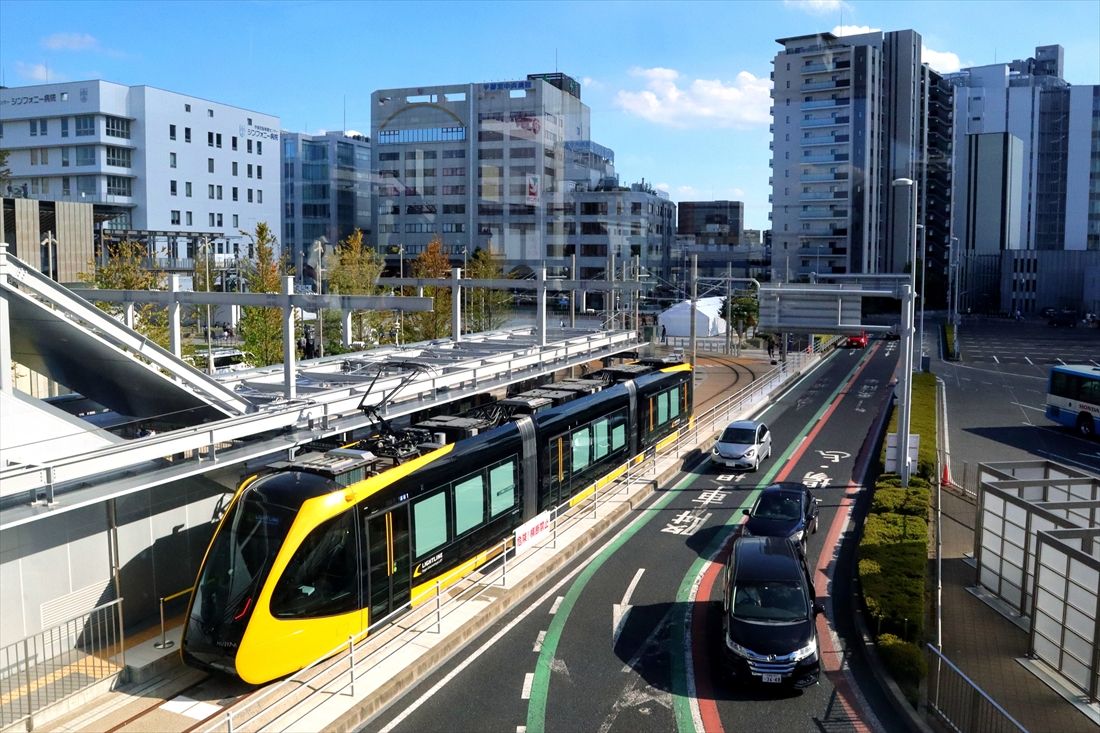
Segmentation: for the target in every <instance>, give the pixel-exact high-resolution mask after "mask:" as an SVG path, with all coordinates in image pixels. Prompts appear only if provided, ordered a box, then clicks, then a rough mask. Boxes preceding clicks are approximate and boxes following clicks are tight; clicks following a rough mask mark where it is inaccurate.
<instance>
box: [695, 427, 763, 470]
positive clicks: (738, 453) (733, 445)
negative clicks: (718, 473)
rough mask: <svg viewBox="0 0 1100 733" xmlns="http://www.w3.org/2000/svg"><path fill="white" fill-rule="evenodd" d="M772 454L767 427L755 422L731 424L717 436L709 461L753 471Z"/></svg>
mask: <svg viewBox="0 0 1100 733" xmlns="http://www.w3.org/2000/svg"><path fill="white" fill-rule="evenodd" d="M771 454H772V434H771V431H770V430H768V426H767V425H765V424H764V423H762V422H756V421H755V420H737V421H734V422H731V423H730V424H729V425H727V426H726V429H725V430H723V431H722V434H721V435H719V436H718V440H717V441H715V443H714V448H712V449H711V452H710V459H711V460H712V461H714V462H715V463H717V464H719V465H722V466H727V467H729V468H747V469H749V470H752V471H755V470H756V469H758V468H760V462H761V461H763V460H764V459H765V458H768V457H770V456H771Z"/></svg>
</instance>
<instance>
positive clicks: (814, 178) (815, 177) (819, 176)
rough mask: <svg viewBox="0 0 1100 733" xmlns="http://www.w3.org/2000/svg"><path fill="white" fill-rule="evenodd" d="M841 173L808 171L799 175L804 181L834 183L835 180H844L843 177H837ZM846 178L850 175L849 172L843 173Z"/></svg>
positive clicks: (799, 178)
mask: <svg viewBox="0 0 1100 733" xmlns="http://www.w3.org/2000/svg"><path fill="white" fill-rule="evenodd" d="M839 175H841V174H840V173H806V174H804V175H801V176H799V177H798V180H800V181H802V182H803V183H832V182H834V181H840V180H844V179H843V178H837V176H839ZM843 175H844V178H847V177H848V174H847V173H845V174H843Z"/></svg>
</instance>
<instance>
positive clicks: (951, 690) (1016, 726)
mask: <svg viewBox="0 0 1100 733" xmlns="http://www.w3.org/2000/svg"><path fill="white" fill-rule="evenodd" d="M925 654H926V657H927V660H928V683H927V684H928V711H929V712H930V713H931V714H932V715H933V716H934V717H935V718H936V719H937V720H939V721H940V722H942V723H944V724H946V725H947V726H948V727H949V728H951V730H955V731H959V733H964V732H965V733H1027V728H1025V727H1024V726H1022V725H1020V723H1019V721H1017V720H1016V719H1015V718H1013V717H1012V716H1011V715H1009V713H1008V711H1007V710H1005V709H1004V708H1003V707H1001V706H1000V705H999V704H998V703H997V701H996V700H994V699H993V698H992V697H990V696H989V695H988V694H986V692H985V690H983V689H982V688H981V687H979V686H978V684H977V683H976V682H974V680H972V679H970V678H969V677H967V676H966V675H965V674H964V673H963V671H962V670H961V669H959V668H958V667H956V666H955V665H954V663H953V662H952V661H951V660H950V659H948V658H947V657H945V656H944V655H943V653H942V652H941V651H940V650H939V649H937V648H936V647H935V646H933V645H932V644H928V645H927V646H926V647H925Z"/></svg>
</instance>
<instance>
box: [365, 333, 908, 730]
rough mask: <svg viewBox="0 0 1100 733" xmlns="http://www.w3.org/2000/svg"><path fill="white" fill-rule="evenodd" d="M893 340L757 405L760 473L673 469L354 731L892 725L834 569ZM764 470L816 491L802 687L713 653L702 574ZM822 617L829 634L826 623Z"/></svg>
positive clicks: (713, 631) (843, 356) (710, 599)
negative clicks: (814, 649)
mask: <svg viewBox="0 0 1100 733" xmlns="http://www.w3.org/2000/svg"><path fill="white" fill-rule="evenodd" d="M896 349H897V344H896V342H873V343H872V347H871V348H869V349H867V350H866V351H864V350H850V351H842V352H839V353H838V354H836V355H835V356H833V357H832V358H830V359H828V360H827V361H825V362H824V363H823V365H821V366H820V367H819V368H818V369H817V370H815V371H813V372H811V373H810V374H809V375H807V376H806V377H805V378H803V380H801V381H800V382H799V383H798V384H796V385H795V386H794V388H792V389H791V390H789V391H788V392H787V393H786V394H785V395H783V396H782V397H781V398H780V399H779V400H777V401H776V402H774V403H772V404H770V405H769V406H768V407H767V408H766V409H765V410H763V412H762V414H761V416H760V418H761V419H763V420H764V421H765V422H767V423H768V424H769V425H770V426H771V428H772V432H773V441H774V442H773V448H774V450H773V455H772V458H771V459H770V460H768V461H766V462H765V464H764V465H763V466H762V467H761V470H760V472H759V473H757V474H744V473H732V472H726V471H724V470H723V471H718V470H715V469H714V468H712V467H711V465H710V463H709V461H704V462H702V463H701V464H700V465H698V466H697V467H695V468H694V469H692V470H691V471H688V472H685V473H682V474H680V475H678V476H676V477H675V478H674V479H673V480H672V481H670V482H669V484H668V485H666V486H664V487H662V490H661V491H659V492H657V493H656V494H655V495H654V497H653V498H652V500H651V501H650V502H648V503H647V504H645V505H644V506H642V507H640V508H639V509H638V510H636V511H635V512H633V513H632V515H631V516H630V517H629V518H628V519H627V522H629V523H624V525H623V527H622V529H620V530H617V531H616V533H615V534H614V535H613V536H612V537H611V539H610V540H608V541H607V542H606V543H604V544H602V545H598V546H595V547H593V548H591V549H590V550H589V551H587V552H584V553H581V555H579V556H578V557H577V558H575V560H574V561H573V562H571V563H570V564H568V565H567V566H566V567H565V568H563V569H562V570H561V571H560V572H559V573H558V574H557V575H556V576H554V577H553V578H551V580H549V581H548V582H547V584H546V585H544V586H543V589H541V590H539V591H537V592H536V594H535V595H534V596H533V597H532V599H531V600H530V602H528V603H525V604H520V605H519V606H518V607H517V608H516V609H515V610H514V611H512V612H511V613H509V614H507V615H506V616H505V617H504V618H502V619H501V620H500V621H499V622H498V623H497V624H495V625H494V626H493V627H492V628H490V629H489V630H487V631H486V632H484V633H483V634H482V635H481V636H480V637H478V638H477V639H475V640H474V641H473V642H472V643H471V644H470V645H469V646H468V647H466V648H465V649H464V650H463V651H462V652H460V653H459V654H458V655H456V656H455V657H454V658H453V659H451V660H450V661H449V662H448V663H447V664H445V665H444V667H443V668H442V669H440V670H437V671H436V672H434V673H432V674H430V675H427V676H426V677H425V678H424V679H423V680H422V681H421V682H420V683H419V685H418V686H417V687H416V688H414V689H413V690H412V691H410V692H409V693H408V694H407V695H406V696H405V697H403V698H401V699H399V700H398V701H397V702H395V703H394V704H393V705H391V706H390V707H389V708H388V709H387V710H386V711H383V712H382V713H381V714H380V715H379V716H378V717H377V718H376V719H375V720H373V721H371V722H370V723H368V725H367V727H366V729H367V730H372V731H378V730H398V731H418V732H419V731H488V730H500V731H508V732H509V733H511V732H513V731H525V732H527V733H537V732H538V731H543V730H547V731H580V730H584V731H600V732H601V733H610V732H618V731H622V732H623V733H625V732H626V731H630V732H634V731H670V730H679V731H695V730H701V729H702V727H703V726H704V725H705V727H706V729H707V730H731V731H732V730H782V731H800V730H806V731H811V730H812V731H821V730H833V729H837V730H840V729H843V730H876V729H877V730H895V729H897V727H898V723H897V721H896V720H893V719H892V718H891V717H890V716H892V711H891V710H890V709H889V707H888V706H886V705H885V704H884V703H883V701H882V699H881V696H880V695H879V693H878V692H877V690H875V689H874V686H873V685H869V686H867V685H866V679H865V678H866V670H865V669H864V668H863V666H862V665H861V664H860V663H859V661H858V660H856V659H854V658H852V656H851V655H849V653H848V652H847V651H846V649H847V647H846V644H845V642H844V641H843V638H846V635H847V634H850V633H851V631H850V629H849V628H847V625H848V623H850V620H849V615H850V614H849V611H848V607H847V604H848V597H849V596H848V594H849V591H848V590H847V584H846V581H847V577H849V576H850V575H851V572H852V571H851V568H850V567H843V568H842V572H841V573H840V575H839V576H836V577H834V575H835V573H834V569H835V568H836V557H837V552H838V549H839V548H840V546H841V542H840V540H841V539H842V538H843V536H844V535H843V531H844V529H845V527H846V526H847V522H848V512H849V510H850V508H851V505H852V502H853V500H854V498H855V495H856V491H855V487H854V486H852V485H850V482H851V481H852V480H853V478H856V479H858V478H859V477H853V472H854V471H855V470H857V466H856V459H857V456H858V455H859V453H860V451H861V448H862V447H863V443H864V439H865V437H866V435H867V433H868V432H869V429H870V427H871V424H872V421H873V419H874V418H876V417H877V416H878V414H879V410H880V408H881V407H882V406H883V404H884V401H885V400H887V399H888V397H889V393H890V387H889V384H890V378H891V375H892V372H893V369H894V366H895V364H896V361H897V351H896ZM774 480H797V481H804V482H807V483H809V484H811V485H813V486H816V487H817V489H816V494H817V496H818V497H819V498H820V499H821V501H822V506H821V524H820V526H821V531H819V532H818V533H816V534H814V535H812V536H811V537H810V540H809V560H810V565H811V568H812V569H815V572H814V578H815V585H816V591H817V594H818V596H819V598H825V599H826V600H827V604H826V605H827V609H828V610H827V614H826V617H823V618H821V619H819V633H820V632H826V633H825V634H824V635H823V636H822V639H821V642H820V643H821V646H822V663H823V668H824V669H825V670H826V673H825V674H823V675H822V677H821V682H820V684H819V685H817V686H815V687H811V688H809V689H807V690H805V691H802V692H795V691H784V690H775V689H768V688H767V687H764V686H762V685H760V684H745V683H742V682H736V683H735V682H734V681H732V680H731V679H730V678H729V677H728V675H726V674H725V671H724V670H723V668H722V665H721V655H720V650H721V646H720V645H721V644H722V641H721V619H720V608H721V606H720V600H719V599H720V595H719V594H720V584H719V583H717V582H714V581H715V578H716V577H717V575H718V571H719V570H720V567H721V565H720V562H712V560H714V559H715V558H717V559H719V560H720V561H721V560H724V557H725V554H726V553H727V552H728V546H729V542H730V541H731V538H732V536H733V533H734V531H735V527H736V525H737V523H738V522H739V521H740V519H741V509H742V508H744V507H748V506H751V504H752V502H753V500H754V499H755V496H756V494H757V493H758V491H759V489H760V488H762V487H763V486H765V485H767V484H768V483H770V482H772V481H774ZM844 556H845V553H844V552H842V554H841V557H844ZM826 619H827V620H826ZM834 621H838V622H839V624H834ZM826 625H827V626H826ZM835 625H839V627H840V628H839V631H840V632H841V637H842V638H836V637H834V635H833V634H832V629H833V627H834V626H835ZM849 661H853V662H854V664H853V665H851V666H850V665H849ZM860 687H865V689H866V690H867V694H866V696H864V695H862V694H861V693H860V692H858V691H857V689H858V688H860ZM876 715H877V716H879V719H876Z"/></svg>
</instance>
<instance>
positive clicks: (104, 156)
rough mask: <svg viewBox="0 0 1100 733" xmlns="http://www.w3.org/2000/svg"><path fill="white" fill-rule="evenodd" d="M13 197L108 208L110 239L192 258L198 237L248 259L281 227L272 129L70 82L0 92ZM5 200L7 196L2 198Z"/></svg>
mask: <svg viewBox="0 0 1100 733" xmlns="http://www.w3.org/2000/svg"><path fill="white" fill-rule="evenodd" d="M0 147H2V148H3V149H5V150H9V151H10V155H9V158H8V167H9V168H10V170H11V172H12V181H11V192H10V195H12V196H23V197H30V198H40V199H52V200H57V201H81V202H86V203H98V204H109V205H110V206H111V207H113V208H115V209H116V210H117V212H118V214H119V215H118V216H117V217H116V218H114V219H113V220H112V221H110V222H109V223H108V224H107V226H108V227H109V228H110V229H114V230H120V231H123V232H127V234H126V236H132V237H134V238H139V239H143V240H144V241H147V242H148V243H149V244H150V247H151V250H153V251H151V254H155V255H157V256H158V257H162V258H168V259H169V260H172V259H176V258H181V259H182V258H191V257H194V256H195V247H196V246H197V243H198V241H199V239H200V238H201V237H203V236H204V235H205V236H209V237H210V238H211V239H212V240H216V242H217V254H226V255H233V254H235V253H239V254H240V255H242V256H247V255H248V254H249V251H248V240H247V238H243V237H241V235H240V234H239V232H240V230H245V231H251V230H253V229H255V226H256V224H257V223H258V222H266V223H268V224H269V225H270V226H271V227H272V229H273V230H274V231H275V232H276V233H278V232H280V231H282V227H281V218H280V214H281V207H280V169H279V162H280V161H279V155H280V153H279V118H278V117H275V116H273V115H268V114H263V113H260V112H253V111H251V110H246V109H241V108H240V107H233V106H230V105H227V104H220V103H218V102H211V101H209V100H206V99H201V98H199V97H193V96H189V95H186V94H178V93H176V92H169V91H165V90H163V89H157V88H155V87H150V86H144V85H142V86H124V85H122V84H114V83H112V82H108V81H101V80H93V81H77V82H64V83H58V84H40V85H36V86H28V87H17V88H11V89H0ZM4 193H5V195H8V192H7V191H5V192H4Z"/></svg>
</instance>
